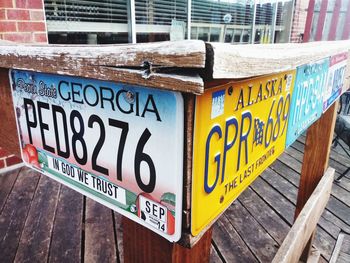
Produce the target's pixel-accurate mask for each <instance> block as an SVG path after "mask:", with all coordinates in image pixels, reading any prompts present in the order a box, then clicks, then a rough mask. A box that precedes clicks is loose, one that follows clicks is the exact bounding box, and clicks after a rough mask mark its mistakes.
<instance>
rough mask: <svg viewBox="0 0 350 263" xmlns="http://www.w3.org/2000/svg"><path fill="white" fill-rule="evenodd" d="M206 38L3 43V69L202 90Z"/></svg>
mask: <svg viewBox="0 0 350 263" xmlns="http://www.w3.org/2000/svg"><path fill="white" fill-rule="evenodd" d="M204 66H205V46H204V42H202V41H177V42H157V43H143V44H134V45H131V44H129V45H100V46H89V45H85V46H79V45H72V46H69V45H61V46H60V45H42V46H40V45H6V44H3V45H0V68H1V67H3V68H16V69H23V70H31V71H37V72H44V73H53V74H64V75H71V76H80V77H87V78H94V79H102V80H110V81H116V82H123V83H129V84H135V85H141V86H148V87H156V88H160V89H167V90H178V91H183V92H192V93H196V94H200V93H202V92H203V81H202V79H201V78H200V77H199V75H198V73H197V71H195V72H194V71H193V69H202V68H204Z"/></svg>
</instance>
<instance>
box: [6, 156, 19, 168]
mask: <svg viewBox="0 0 350 263" xmlns="http://www.w3.org/2000/svg"><path fill="white" fill-rule="evenodd" d="M21 162H22V159H21V158H19V157H17V156H15V155H14V156H11V157H8V158H6V164H7V166H11V165H15V164H18V163H21Z"/></svg>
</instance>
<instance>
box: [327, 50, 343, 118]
mask: <svg viewBox="0 0 350 263" xmlns="http://www.w3.org/2000/svg"><path fill="white" fill-rule="evenodd" d="M347 61H348V53H346V52H344V53H341V54H338V55H335V56H332V57H331V58H330V63H329V70H328V78H327V82H326V87H325V92H324V97H323V112H324V111H326V110H327V109H328V108H329V107H330V106H331V105H332V104H333V102H335V101H336V100H337V98H339V96H340V95H341V93H342V91H343V86H344V79H345V72H346V65H347Z"/></svg>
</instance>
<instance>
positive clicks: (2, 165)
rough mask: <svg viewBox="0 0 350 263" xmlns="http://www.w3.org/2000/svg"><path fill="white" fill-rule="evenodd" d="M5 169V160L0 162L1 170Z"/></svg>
mask: <svg viewBox="0 0 350 263" xmlns="http://www.w3.org/2000/svg"><path fill="white" fill-rule="evenodd" d="M4 167H5V161H4V160H0V169H1V168H4Z"/></svg>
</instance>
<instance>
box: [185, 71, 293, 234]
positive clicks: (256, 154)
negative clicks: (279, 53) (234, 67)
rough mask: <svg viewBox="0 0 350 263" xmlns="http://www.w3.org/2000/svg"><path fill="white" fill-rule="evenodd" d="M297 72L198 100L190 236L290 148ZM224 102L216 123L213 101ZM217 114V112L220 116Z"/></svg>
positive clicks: (221, 90)
mask: <svg viewBox="0 0 350 263" xmlns="http://www.w3.org/2000/svg"><path fill="white" fill-rule="evenodd" d="M294 79H295V71H288V72H284V73H281V74H276V75H271V76H264V77H260V78H255V79H250V80H245V81H241V82H232V83H229V84H225V85H222V86H219V87H216V88H213V89H208V90H206V91H205V93H204V94H203V95H200V96H197V97H196V110H195V125H194V142H193V145H194V149H193V181H192V210H191V216H192V220H191V232H192V234H193V235H197V234H199V233H200V232H201V231H202V230H203V229H204V228H205V227H206V226H207V225H208V224H210V222H212V221H213V220H214V219H215V218H216V217H218V216H219V215H220V214H221V213H222V212H223V211H224V210H225V209H226V208H227V207H228V206H229V205H230V204H231V203H232V201H234V200H235V199H236V198H237V197H238V196H239V195H240V193H241V192H242V191H243V190H244V189H246V188H247V187H248V186H249V185H250V184H251V183H252V182H253V181H254V179H255V178H256V177H257V176H258V175H259V174H260V173H261V172H262V171H263V170H264V169H266V167H268V166H269V165H270V164H271V163H272V162H273V161H274V160H275V159H276V158H277V157H278V156H279V155H280V154H281V153H282V152H283V151H284V149H285V140H286V133H287V124H288V117H289V110H290V105H291V94H292V92H293V84H294ZM218 97H223V98H224V100H222V103H223V105H222V106H220V109H221V111H222V112H221V111H220V113H221V114H215V115H214V116H215V118H213V110H212V107H211V105H213V100H214V99H213V98H218ZM215 112H218V111H215Z"/></svg>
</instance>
